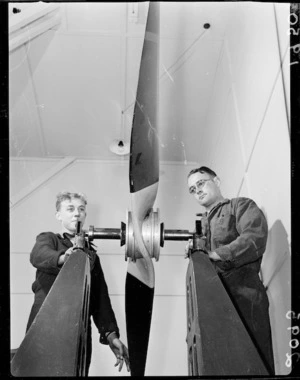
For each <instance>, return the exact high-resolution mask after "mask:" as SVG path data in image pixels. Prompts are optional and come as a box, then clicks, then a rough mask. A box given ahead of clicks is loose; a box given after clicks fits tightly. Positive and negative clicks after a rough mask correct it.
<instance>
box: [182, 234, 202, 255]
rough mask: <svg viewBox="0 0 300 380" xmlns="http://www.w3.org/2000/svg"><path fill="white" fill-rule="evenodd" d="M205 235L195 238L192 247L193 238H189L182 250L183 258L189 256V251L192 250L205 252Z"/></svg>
mask: <svg viewBox="0 0 300 380" xmlns="http://www.w3.org/2000/svg"><path fill="white" fill-rule="evenodd" d="M205 245H206V237H204V236H203V237H201V238H200V239H197V246H196V247H194V245H193V239H189V240H188V243H187V245H186V246H185V250H184V258H185V259H187V258H188V257H189V256H190V252H193V251H192V250H193V249H194V250H196V251H204V252H207V250H206V248H205Z"/></svg>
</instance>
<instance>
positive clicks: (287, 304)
mask: <svg viewBox="0 0 300 380" xmlns="http://www.w3.org/2000/svg"><path fill="white" fill-rule="evenodd" d="M261 277H262V281H263V284H264V286H265V287H266V289H267V293H268V297H269V302H270V310H269V312H270V319H271V327H272V339H273V351H274V359H275V372H276V375H287V374H289V373H290V368H288V367H287V365H286V359H287V355H288V354H290V347H289V342H290V330H288V327H290V320H289V319H288V318H287V316H286V314H287V312H288V311H289V310H291V254H290V246H289V242H288V233H287V231H286V230H285V227H284V225H283V224H282V222H281V221H280V220H276V221H275V223H274V224H273V226H272V227H271V229H270V230H269V237H268V242H267V248H266V252H265V253H264V257H263V262H262V270H261Z"/></svg>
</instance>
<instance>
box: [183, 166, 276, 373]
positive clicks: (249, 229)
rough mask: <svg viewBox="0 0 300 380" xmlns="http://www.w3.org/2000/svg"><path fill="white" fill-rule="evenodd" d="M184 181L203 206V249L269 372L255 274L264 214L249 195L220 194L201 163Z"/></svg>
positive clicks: (265, 316)
mask: <svg viewBox="0 0 300 380" xmlns="http://www.w3.org/2000/svg"><path fill="white" fill-rule="evenodd" d="M187 181H188V187H189V192H190V194H192V195H193V196H194V197H195V199H196V201H197V202H198V203H199V204H200V205H201V206H202V207H204V210H205V213H204V214H203V216H202V219H201V224H202V233H203V235H204V237H205V238H206V239H205V248H204V251H205V252H206V253H207V254H208V256H209V258H210V260H211V262H212V264H213V266H214V268H215V270H216V272H217V273H218V275H219V277H220V279H221V281H222V283H223V285H224V287H225V289H226V291H227V293H228V294H229V296H230V298H231V300H232V302H233V304H234V306H235V307H236V309H237V311H238V313H239V315H240V317H241V319H242V320H243V322H244V324H245V326H246V328H247V330H248V332H249V334H250V335H251V337H252V339H253V341H254V343H255V344H256V346H257V348H258V350H259V352H260V354H261V356H262V358H263V359H264V362H265V364H266V367H267V368H268V370H269V372H270V374H274V358H273V348H272V335H271V326H270V319H269V300H268V296H267V293H266V290H265V288H264V286H263V284H262V282H261V280H260V277H259V270H260V267H261V261H262V256H263V253H264V251H265V249H266V244H267V237H268V225H267V221H266V218H265V216H264V214H263V212H262V211H261V210H260V209H259V208H258V206H257V205H256V203H255V202H254V201H253V200H251V199H249V198H244V197H238V198H233V199H227V198H224V197H223V195H222V193H221V190H220V179H219V177H218V176H217V174H216V173H215V172H214V171H213V170H211V169H210V168H208V167H206V166H202V167H199V168H197V169H193V170H192V171H190V173H189V174H188V179H187Z"/></svg>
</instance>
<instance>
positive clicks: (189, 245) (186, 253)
mask: <svg viewBox="0 0 300 380" xmlns="http://www.w3.org/2000/svg"><path fill="white" fill-rule="evenodd" d="M192 248H193V239H189V240H188V242H187V245H186V246H185V249H184V258H185V259H187V258H189V257H190V252H191V251H190V250H191V249H192Z"/></svg>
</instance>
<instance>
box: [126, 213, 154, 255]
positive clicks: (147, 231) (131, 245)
mask: <svg viewBox="0 0 300 380" xmlns="http://www.w3.org/2000/svg"><path fill="white" fill-rule="evenodd" d="M126 221H127V223H126V246H125V260H126V261H127V258H128V257H130V258H131V259H132V261H136V259H139V258H143V255H142V254H141V252H140V251H139V248H138V246H137V244H136V243H135V239H134V231H133V223H132V215H131V212H130V211H127V218H126ZM160 234H161V228H160V222H159V211H158V210H157V211H153V209H151V210H150V213H149V214H148V216H147V217H146V218H145V220H144V221H143V225H142V237H143V241H144V244H145V246H146V248H147V251H148V252H149V255H150V257H151V258H153V257H154V258H155V260H156V261H158V259H159V250H160Z"/></svg>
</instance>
